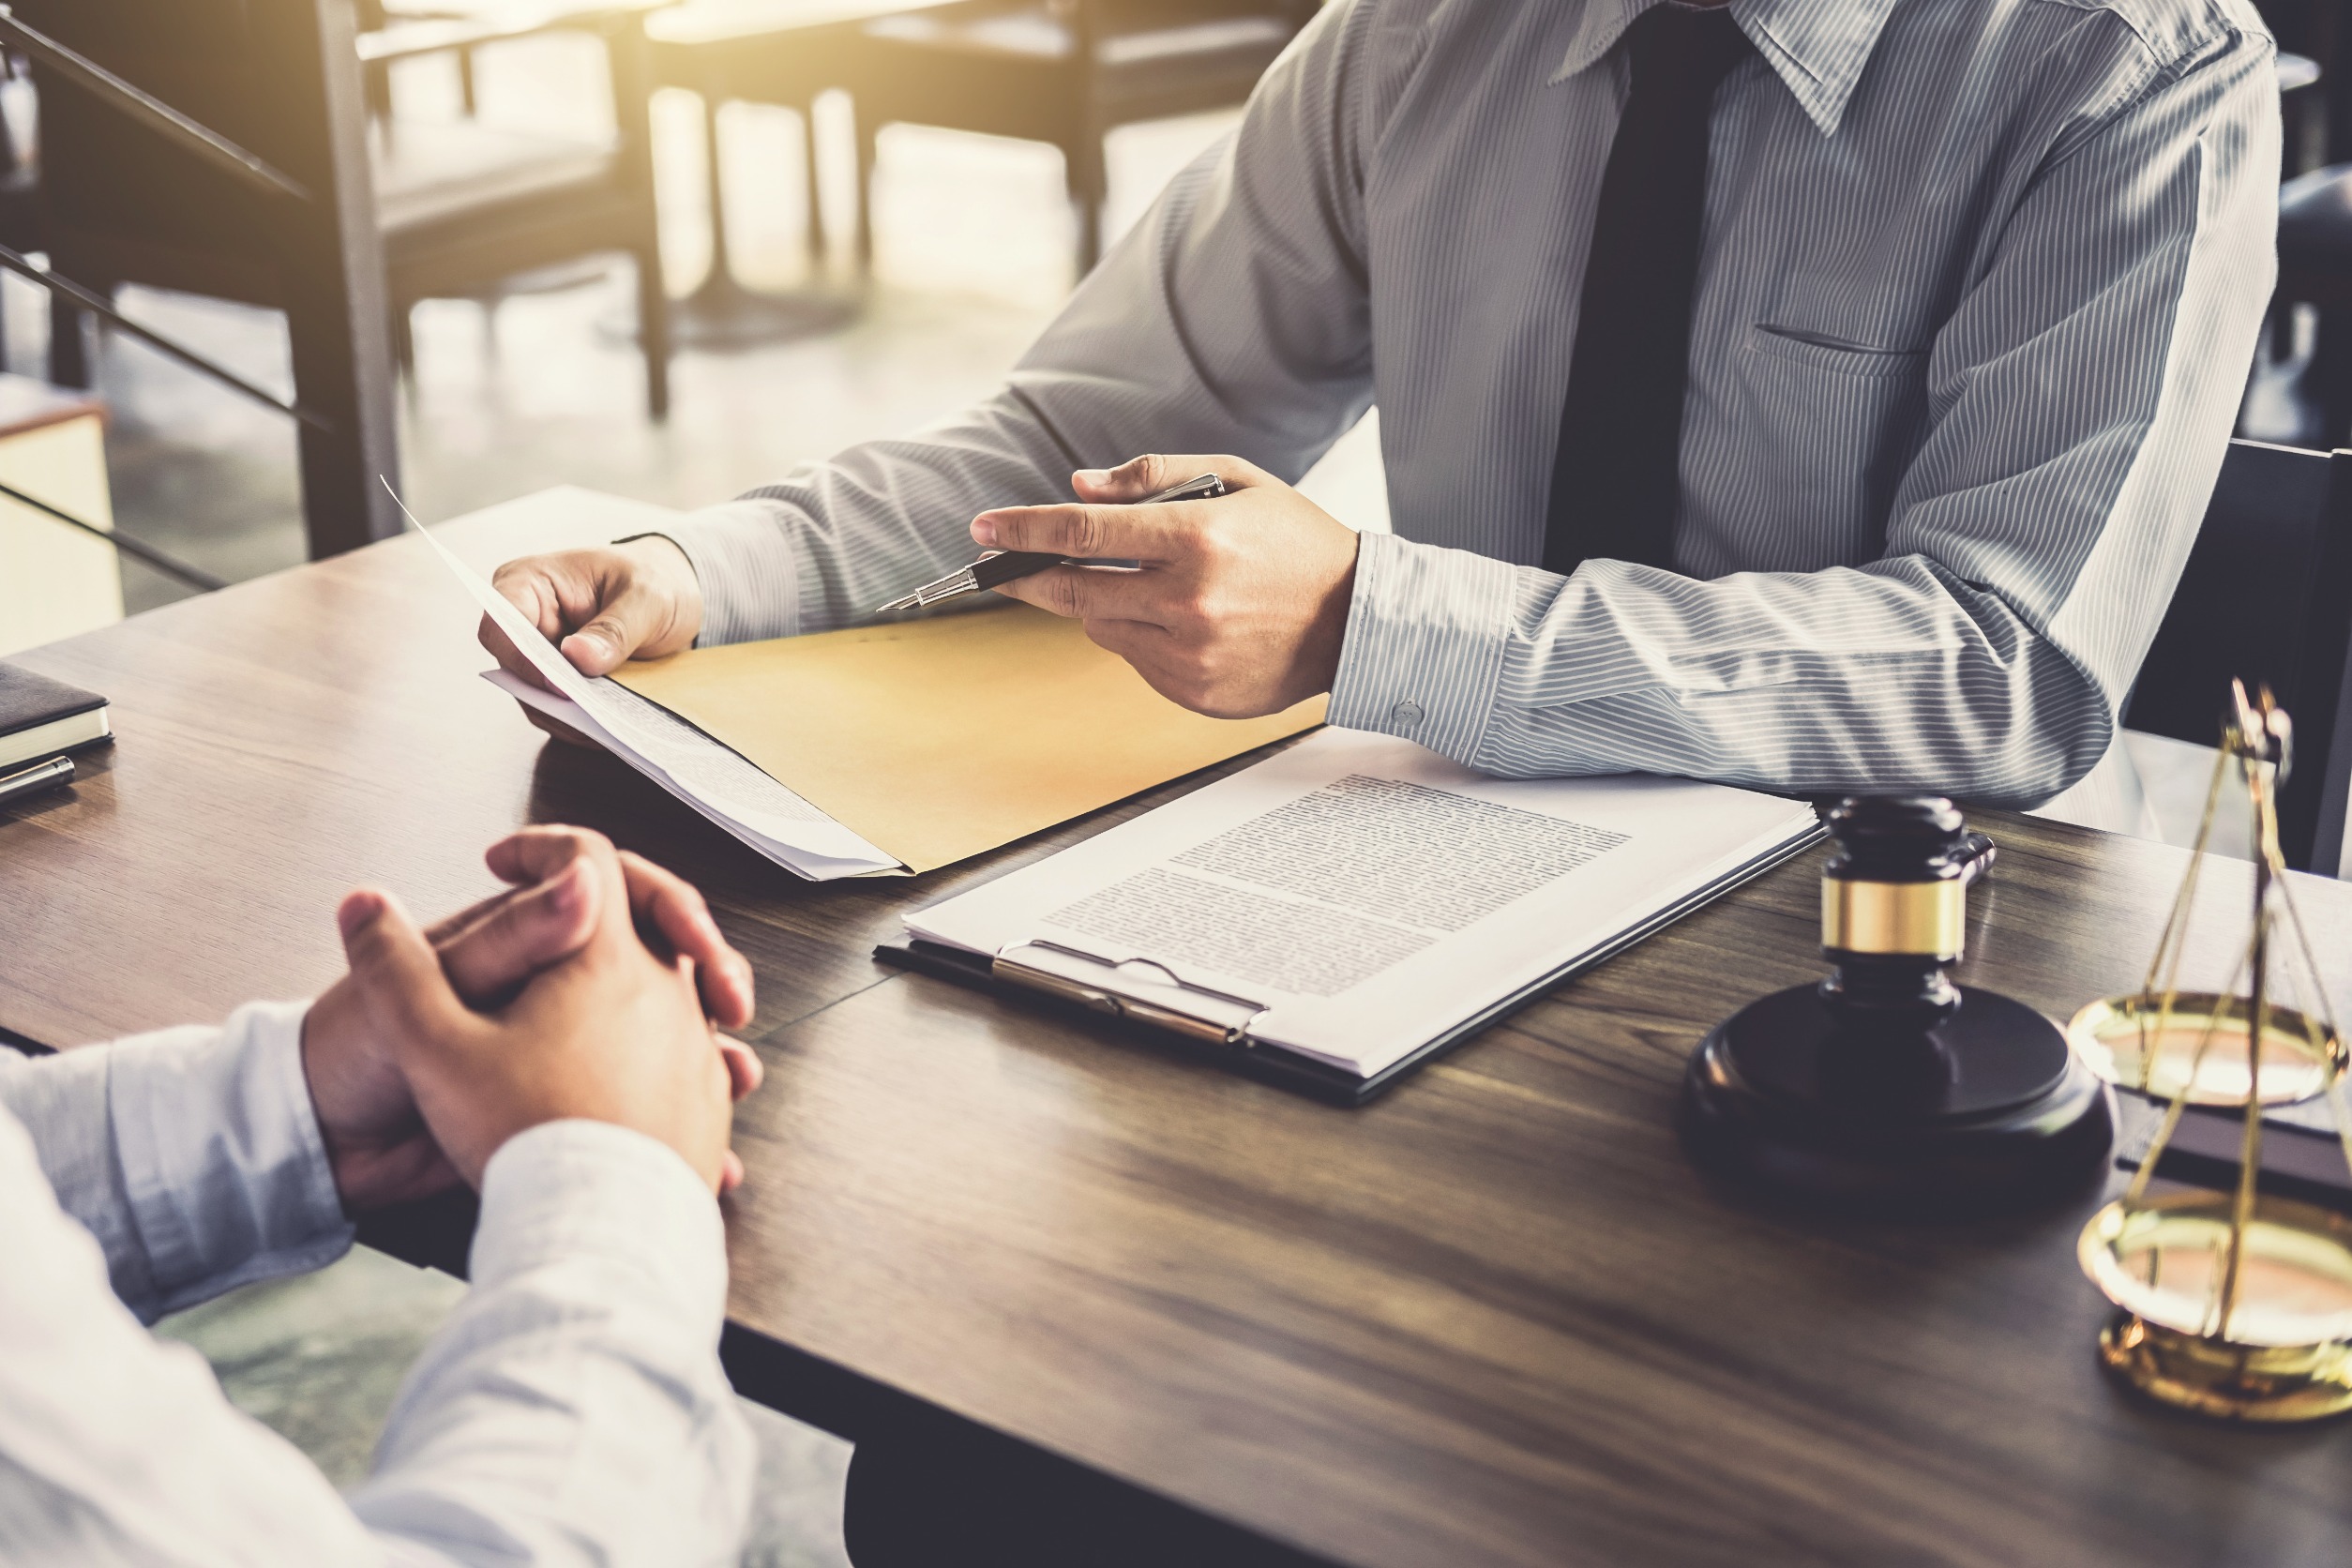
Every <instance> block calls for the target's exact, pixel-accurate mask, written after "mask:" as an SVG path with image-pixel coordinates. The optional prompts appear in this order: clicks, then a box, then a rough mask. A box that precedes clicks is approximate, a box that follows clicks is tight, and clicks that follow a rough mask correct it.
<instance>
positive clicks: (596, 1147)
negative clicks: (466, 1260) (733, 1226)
mask: <svg viewBox="0 0 2352 1568" xmlns="http://www.w3.org/2000/svg"><path fill="white" fill-rule="evenodd" d="M582 1258H591V1259H603V1260H606V1261H611V1262H617V1263H619V1264H621V1265H623V1266H625V1267H626V1268H629V1269H631V1270H633V1271H636V1272H637V1273H639V1274H641V1276H642V1277H643V1278H644V1279H645V1280H646V1281H647V1282H648V1283H650V1284H652V1285H654V1286H656V1288H657V1289H660V1290H661V1291H662V1292H664V1293H666V1294H667V1295H669V1296H670V1297H671V1301H672V1304H673V1305H674V1306H676V1307H677V1309H678V1310H680V1311H681V1312H683V1313H684V1314H686V1319H687V1320H688V1321H690V1322H694V1323H698V1324H707V1325H708V1327H709V1330H710V1334H711V1336H712V1339H713V1340H714V1341H716V1338H717V1335H718V1330H719V1325H720V1323H721V1322H722V1321H723V1320H724V1318H725V1316H726V1311H727V1232H726V1227H725V1225H724V1224H723V1223H722V1222H721V1220H720V1218H719V1213H718V1200H717V1199H715V1198H713V1197H712V1196H711V1189H710V1188H709V1187H707V1186H705V1185H704V1184H703V1183H702V1180H701V1177H699V1176H697V1175H695V1173H694V1170H693V1168H692V1167H690V1166H688V1165H687V1164H686V1161H685V1160H684V1159H682V1158H680V1157H679V1155H678V1153H677V1152H676V1151H675V1150H673V1149H671V1148H670V1147H669V1146H668V1145H667V1144H665V1143H662V1142H660V1141H659V1140H658V1139H656V1138H648V1137H647V1136H646V1135H645V1134H643V1133H641V1132H636V1131H633V1130H631V1129H630V1128H627V1127H621V1126H615V1125H613V1124H612V1123H607V1122H588V1121H567V1122H546V1123H540V1124H539V1125H538V1126H535V1127H532V1128H529V1129H527V1130H525V1131H523V1132H520V1133H517V1134H516V1135H515V1136H514V1137H512V1138H508V1139H507V1140H506V1141H505V1143H503V1144H501V1145H500V1146H499V1149H498V1152H497V1153H494V1154H492V1155H491V1156H490V1164H489V1165H488V1166H487V1167H485V1168H483V1171H482V1217H481V1220H480V1223H479V1224H478V1225H477V1226H476V1227H475V1231H474V1252H473V1257H472V1259H471V1265H470V1269H469V1273H470V1274H472V1277H473V1282H474V1286H475V1289H477V1290H480V1289H486V1288H488V1287H492V1286H496V1285H498V1284H500V1283H502V1282H504V1281H505V1280H507V1279H509V1278H512V1277H514V1276H517V1275H520V1274H527V1273H529V1272H530V1271H531V1270H533V1269H536V1268H541V1267H545V1266H549V1265H559V1266H560V1265H565V1264H568V1263H571V1262H573V1261H575V1260H577V1259H582Z"/></svg>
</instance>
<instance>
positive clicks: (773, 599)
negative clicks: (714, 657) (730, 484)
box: [657, 501, 800, 648]
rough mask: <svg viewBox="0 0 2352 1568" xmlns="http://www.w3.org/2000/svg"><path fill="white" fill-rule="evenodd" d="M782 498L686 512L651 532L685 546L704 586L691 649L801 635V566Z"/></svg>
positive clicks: (698, 578)
mask: <svg viewBox="0 0 2352 1568" xmlns="http://www.w3.org/2000/svg"><path fill="white" fill-rule="evenodd" d="M779 505H780V503H777V502H774V501H731V502H728V503H727V504H725V505H719V506H705V507H703V508H702V509H701V510H700V511H696V512H691V513H688V514H687V515H686V516H685V517H683V518H680V519H679V520H677V521H676V522H673V523H671V524H670V525H669V526H668V527H666V528H662V529H659V530H657V532H658V534H659V535H660V536H661V537H662V538H665V539H668V540H669V541H670V542H671V543H672V544H674V545H676V546H677V547H678V548H679V549H680V550H684V551H686V559H687V560H688V561H689V562H691V563H693V565H694V576H695V579H696V580H697V581H698V582H699V583H701V589H702V630H701V635H700V636H698V637H696V638H695V640H694V641H695V645H696V646H697V647H701V648H715V647H717V646H719V645H720V644H722V643H727V642H751V641H759V640H761V639H763V638H770V637H796V636H798V635H799V633H800V566H799V563H798V561H797V560H796V559H795V558H794V555H793V550H792V540H791V535H790V533H789V532H788V530H786V529H785V528H783V527H780V526H778V523H777V517H776V513H777V510H778V508H779Z"/></svg>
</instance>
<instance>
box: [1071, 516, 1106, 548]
mask: <svg viewBox="0 0 2352 1568" xmlns="http://www.w3.org/2000/svg"><path fill="white" fill-rule="evenodd" d="M1064 535H1065V544H1064V553H1066V554H1070V555H1100V554H1102V553H1103V541H1104V536H1105V535H1104V529H1103V520H1102V518H1101V516H1100V515H1099V514H1098V513H1096V512H1094V511H1093V509H1092V508H1086V507H1081V508H1080V509H1079V510H1078V511H1077V512H1076V513H1074V514H1073V515H1072V516H1071V518H1070V522H1069V526H1068V527H1067V528H1066V529H1065V530H1064Z"/></svg>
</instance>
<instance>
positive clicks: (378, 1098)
mask: <svg viewBox="0 0 2352 1568" xmlns="http://www.w3.org/2000/svg"><path fill="white" fill-rule="evenodd" d="M603 845H604V839H603V838H602V837H601V836H600V835H597V834H594V833H591V832H589V831H587V830H586V829H582V828H570V827H531V828H525V829H523V830H522V831H521V832H520V833H517V834H515V835H513V836H511V837H507V838H505V839H502V840H500V841H499V842H498V843H496V844H494V845H492V846H491V847H490V852H489V854H488V856H487V857H486V858H487V860H488V862H489V865H490V869H491V870H492V871H493V872H495V873H496V874H497V875H498V876H499V877H500V878H501V879H502V880H504V881H505V882H512V883H515V884H516V885H515V886H513V887H511V888H509V889H508V890H507V891H506V892H505V893H502V894H499V895H498V896H496V897H491V898H487V899H485V900H483V901H482V902H481V903H478V904H475V906H474V907H473V908H471V909H468V910H464V911H461V912H459V913H457V914H454V915H452V916H450V917H449V918H448V919H446V920H445V921H443V922H441V923H440V924H439V925H437V926H435V927H432V928H431V929H430V931H428V932H427V933H426V940H427V941H428V942H430V945H431V946H432V948H433V950H434V952H435V953H436V954H437V955H438V957H439V958H440V960H441V966H442V970H443V972H444V973H445V975H446V976H447V977H448V980H449V983H450V986H451V987H452V988H453V989H454V990H455V991H456V992H457V994H458V995H459V996H460V998H461V999H462V1000H463V1001H464V1002H465V1003H466V1004H467V1005H469V1006H471V1007H474V1008H476V1009H487V1008H494V1007H497V1006H501V1005H504V1004H505V1003H507V1002H509V1001H511V1000H512V999H513V997H514V996H515V995H516V993H517V992H518V991H519V990H520V988H521V987H522V985H523V983H524V982H525V981H527V980H528V979H529V978H530V977H531V976H532V975H534V974H535V973H536V972H539V971H540V970H542V969H545V968H546V967H548V966H549V965H550V964H554V963H558V962H561V961H562V960H563V959H565V958H567V957H570V956H571V955H572V954H574V953H577V952H579V951H580V948H581V947H582V946H584V945H585V944H586V943H587V941H588V938H589V935H590V934H591V932H592V931H593V929H594V928H595V926H596V916H597V909H596V899H597V896H598V895H597V884H596V880H595V879H594V878H593V877H592V876H590V875H589V874H588V869H587V867H585V866H584V865H583V864H582V857H583V855H584V854H586V853H587V852H589V851H590V850H591V849H592V848H595V847H597V846H603ZM616 858H617V861H618V863H619V865H620V867H621V871H622V877H623V883H624V888H625V891H626V896H627V904H628V908H629V911H630V913H631V916H632V918H633V919H634V921H635V923H636V924H637V925H638V927H639V928H640V929H641V931H643V932H644V933H646V939H647V940H648V941H650V942H656V943H657V944H660V945H662V946H665V947H667V948H668V949H670V950H671V951H674V952H677V953H681V954H685V955H687V956H688V957H692V958H693V959H694V960H695V966H696V967H695V975H696V980H697V983H698V985H699V987H700V990H701V1001H702V1007H703V1010H704V1012H705V1013H706V1014H707V1015H708V1016H709V1017H710V1018H711V1020H712V1021H713V1022H714V1023H716V1024H717V1025H718V1027H720V1028H722V1029H741V1028H742V1027H744V1025H745V1024H746V1023H748V1022H749V1021H750V1018H751V1009H752V983H751V966H750V965H749V964H748V963H746V961H745V960H744V957H743V956H742V955H741V954H739V953H737V952H736V951H735V950H734V949H733V948H732V947H731V946H729V945H728V943H727V940H726V938H725V937H723V936H721V935H720V934H719V930H718V927H717V925H716V923H715V922H714V921H713V920H712V919H711V915H710V911H709V909H708V907H707V906H706V905H704V903H703V902H702V897H701V894H699V893H697V892H696V891H695V890H694V888H693V887H692V885H691V884H689V883H687V882H685V881H684V880H682V879H680V878H679V877H676V876H674V875H672V874H671V873H670V872H668V871H665V870H663V869H662V868H661V867H658V866H656V865H654V864H653V863H652V862H650V861H648V860H645V859H643V858H641V857H640V856H638V855H635V854H631V853H629V852H626V851H621V852H617V855H616ZM719 1045H720V1051H721V1054H722V1056H723V1057H724V1059H725V1061H726V1063H727V1067H728V1072H729V1075H730V1078H731V1083H732V1086H733V1090H734V1095H735V1097H736V1098H737V1099H741V1098H742V1097H743V1096H744V1095H746V1094H748V1093H751V1091H752V1090H754V1089H756V1088H758V1087H759V1083H760V1078H761V1067H760V1059H759V1058H758V1056H756V1055H754V1054H753V1053H752V1051H751V1050H750V1048H748V1047H746V1046H744V1045H743V1044H741V1043H740V1042H738V1041H734V1040H731V1039H725V1038H722V1039H721V1040H720V1043H719ZM302 1055H303V1068H304V1071H305V1074H306V1076H307V1077H308V1079H309V1087H310V1098H311V1104H312V1106H313V1108H315V1110H316V1111H317V1114H318V1120H319V1127H320V1132H321V1134H322V1136H323V1138H324V1142H325V1145H326V1151H327V1156H328V1159H329V1162H330V1164H331V1165H332V1167H333V1169H334V1172H335V1183H336V1187H337V1190H338V1191H339V1193H340V1194H341V1196H342V1199H343V1206H344V1208H345V1210H346V1211H347V1212H350V1213H353V1214H358V1213H362V1212H364V1211H366V1210H369V1209H373V1208H380V1207H383V1206H384V1205H385V1204H390V1203H399V1202H404V1201H407V1200H409V1199H416V1198H424V1197H429V1196H430V1195H431V1194H433V1193H435V1192H439V1191H442V1190H444V1189H445V1188H447V1187H450V1186H454V1185H456V1184H457V1183H458V1181H459V1175H458V1171H457V1169H456V1168H455V1167H453V1166H452V1165H450V1163H449V1162H448V1160H447V1158H446V1156H445V1155H444V1154H443V1153H442V1151H441V1146H440V1145H439V1144H438V1143H437V1142H436V1141H435V1140H434V1138H433V1137H432V1134H431V1132H430V1130H429V1129H428V1128H427V1127H426V1125H425V1123H424V1120H423V1118H422V1117H421V1116H419V1115H418V1113H417V1109H416V1103H415V1098H414V1097H413V1096H412V1095H411V1093H409V1087H408V1081H407V1079H406V1078H403V1077H402V1076H401V1073H400V1067H399V1065H398V1063H397V1062H396V1060H395V1056H394V1042H393V1041H392V1040H390V1039H389V1038H387V1037H385V1036H384V1034H383V1033H382V1032H381V1031H380V1030H379V1029H378V1028H377V1027H376V1026H375V1023H374V1020H373V1018H371V1016H370V1014H369V1010H368V1009H367V1007H366V1006H365V1004H364V1003H363V1001H362V999H361V996H360V992H359V988H358V985H357V982H356V981H354V979H353V978H352V977H350V976H348V975H346V976H345V977H344V978H343V979H341V980H339V981H337V982H336V983H335V985H334V986H332V987H330V988H328V989H327V990H326V992H325V993H324V995H322V996H321V997H320V998H319V999H318V1001H316V1002H315V1003H312V1004H311V1007H310V1012H309V1017H308V1018H306V1019H305V1021H304V1024H303V1036H302ZM729 1161H730V1164H729V1167H728V1176H729V1178H730V1184H732V1182H734V1181H739V1180H741V1178H742V1168H741V1167H740V1165H737V1164H734V1163H733V1156H732V1155H730V1156H729Z"/></svg>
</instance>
